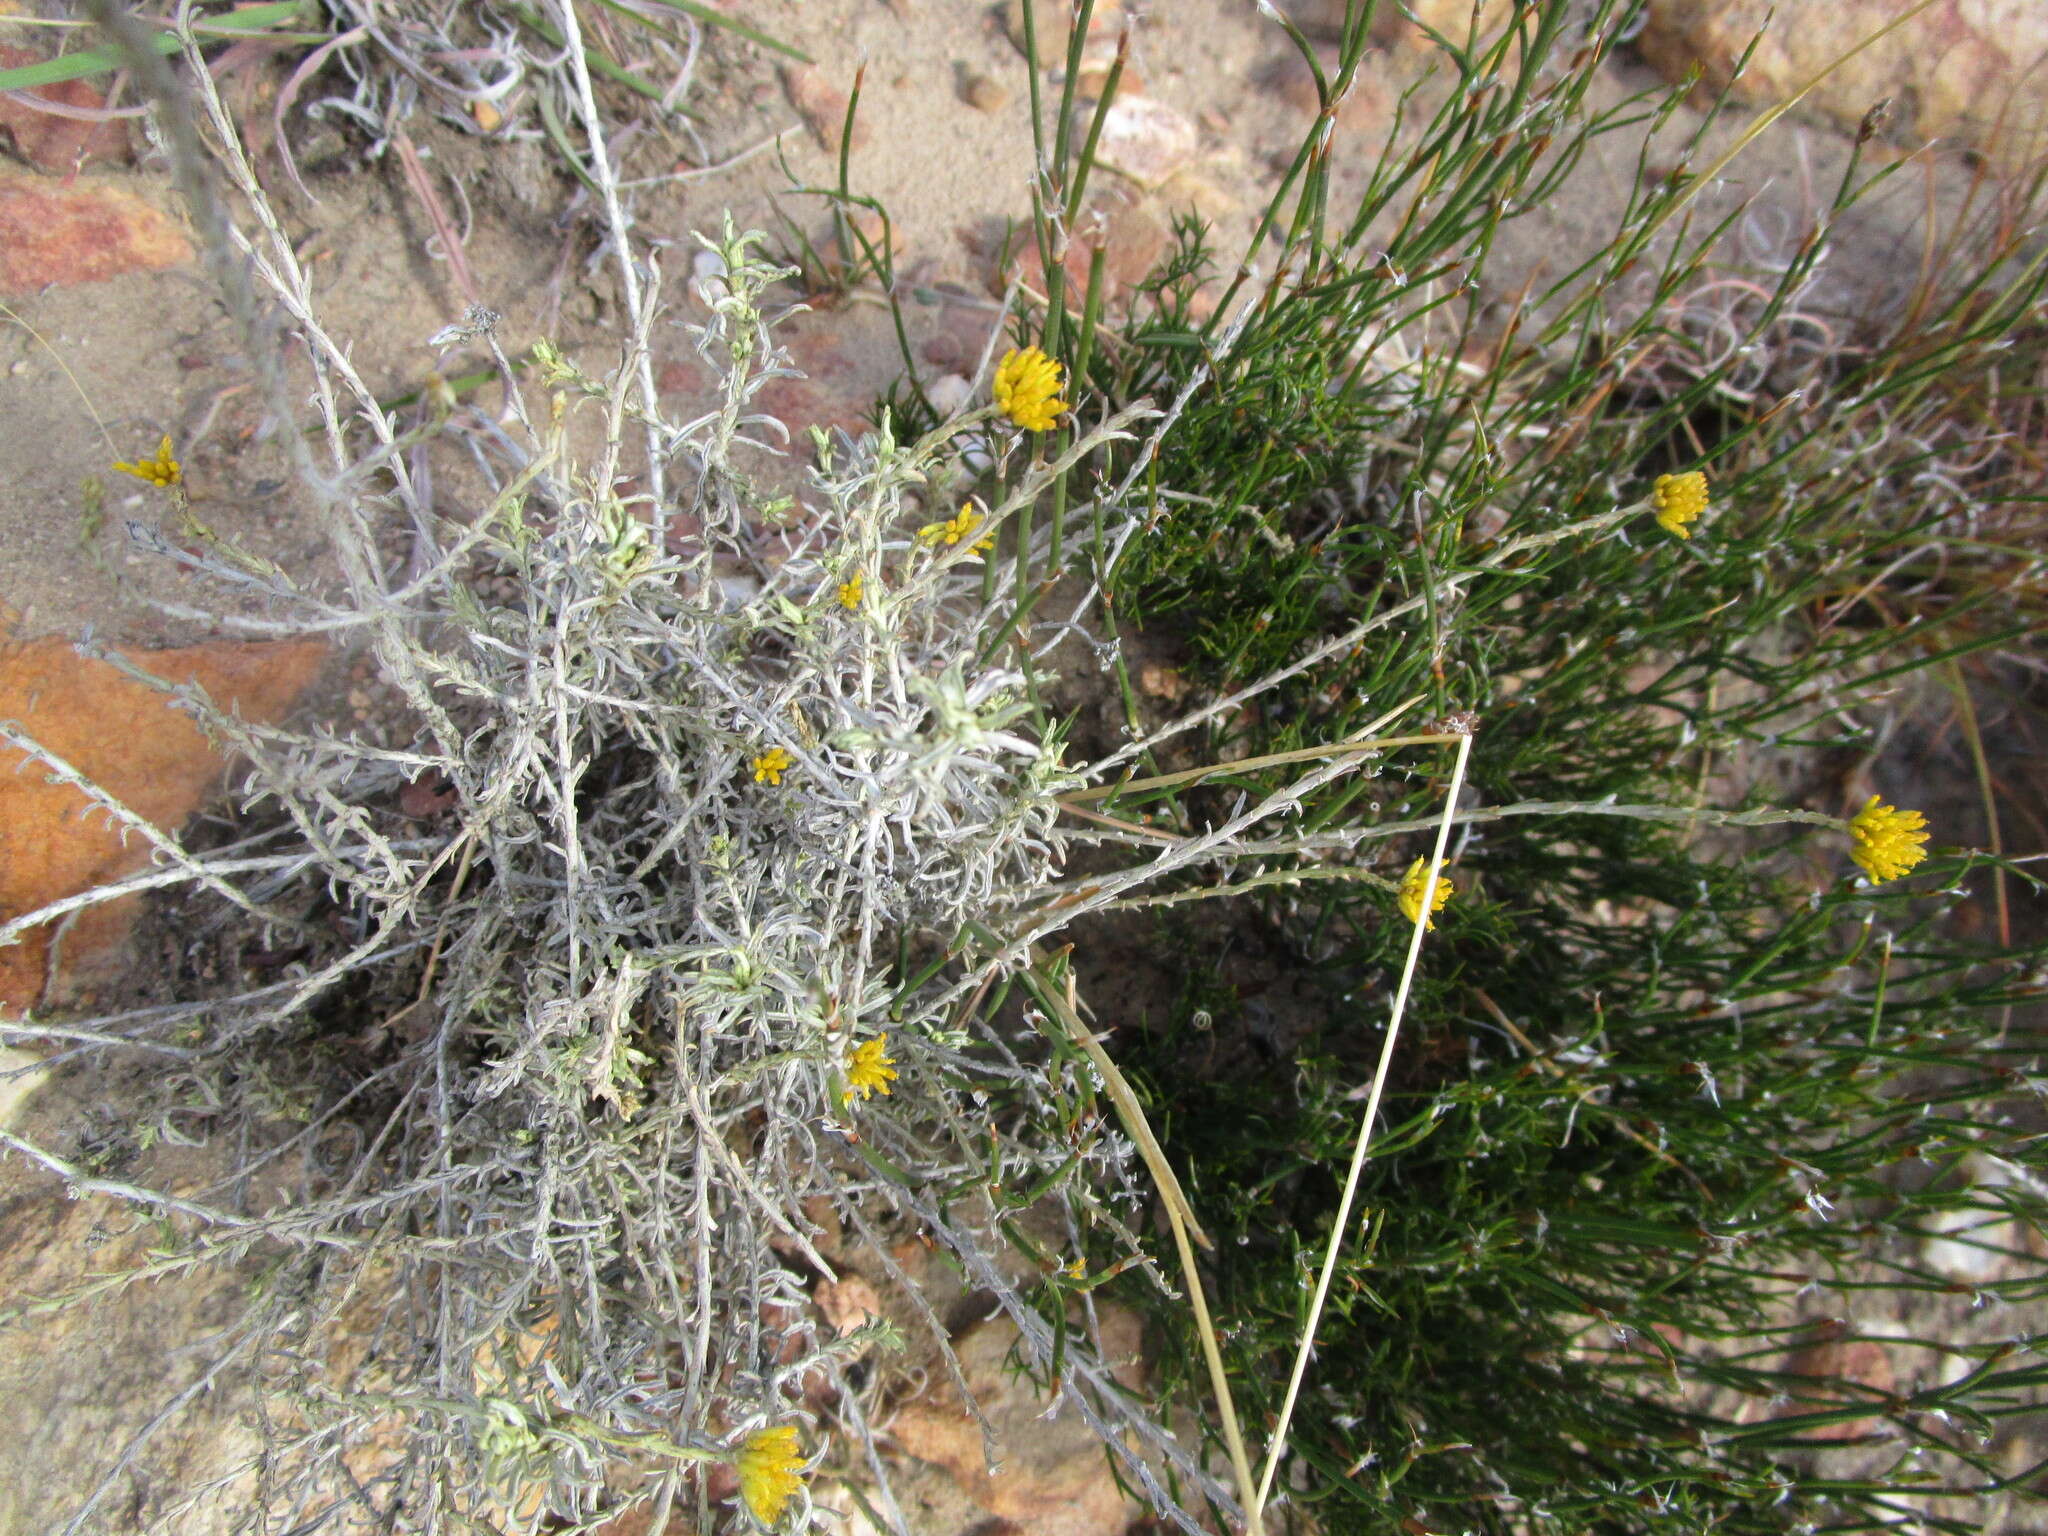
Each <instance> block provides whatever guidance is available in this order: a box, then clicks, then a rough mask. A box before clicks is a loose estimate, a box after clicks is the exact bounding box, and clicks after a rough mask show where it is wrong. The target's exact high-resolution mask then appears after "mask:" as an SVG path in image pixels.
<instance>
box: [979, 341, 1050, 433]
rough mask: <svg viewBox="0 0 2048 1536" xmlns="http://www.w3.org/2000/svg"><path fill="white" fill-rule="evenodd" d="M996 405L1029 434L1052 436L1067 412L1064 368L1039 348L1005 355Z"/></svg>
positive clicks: (998, 373) (998, 368) (999, 367)
mask: <svg viewBox="0 0 2048 1536" xmlns="http://www.w3.org/2000/svg"><path fill="white" fill-rule="evenodd" d="M995 390H996V404H997V405H999V406H1001V407H1002V411H1003V414H1004V415H1005V416H1007V417H1009V418H1010V420H1012V421H1014V422H1015V423H1017V425H1018V426H1020V427H1022V428H1023V429H1024V430H1025V431H1026V432H1050V431H1051V430H1052V429H1053V427H1054V426H1055V425H1056V424H1057V423H1058V421H1059V419H1060V413H1061V412H1062V411H1064V410H1066V409H1067V402H1066V401H1064V400H1062V399H1061V398H1060V365H1059V364H1058V363H1057V362H1056V361H1054V360H1053V359H1052V358H1050V357H1047V356H1046V355H1045V354H1044V353H1043V352H1041V351H1039V349H1038V348H1036V347H1026V348H1025V349H1024V350H1023V351H1021V352H1018V351H1015V350H1012V351H1010V352H1006V353H1004V354H1003V360H1002V361H1001V362H1000V363H998V364H996V384H995Z"/></svg>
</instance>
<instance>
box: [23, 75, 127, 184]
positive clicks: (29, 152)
mask: <svg viewBox="0 0 2048 1536" xmlns="http://www.w3.org/2000/svg"><path fill="white" fill-rule="evenodd" d="M39 62H41V61H40V60H39V59H38V58H37V57H36V55H35V54H33V53H30V52H29V51H28V50H27V49H26V48H9V47H7V46H5V45H4V44H0V69H20V68H22V67H23V66H25V65H29V64H35V63H39ZM23 94H25V95H29V96H36V97H40V98H41V99H42V100H44V101H47V102H50V103H52V104H53V105H56V106H60V107H78V108H82V109H85V110H88V111H98V110H99V109H100V108H102V107H104V106H105V105H106V104H107V103H106V98H105V97H103V96H102V95H100V93H99V92H98V91H96V90H94V89H93V88H92V87H91V86H90V85H88V84H86V83H85V82H84V81H83V80H61V81H59V82H57V83H56V84H54V85H39V86H36V87H35V88H34V89H33V90H30V91H27V92H24V93H23ZM0 134H5V135H6V137H7V140H8V142H9V143H10V144H12V145H13V147H14V152H15V154H17V155H19V156H20V157H21V158H22V159H23V160H26V161H27V162H28V163H29V164H30V165H32V166H34V167H35V168H36V169H37V170H39V171H48V172H50V173H51V174H52V175H62V174H64V173H65V172H67V171H73V170H78V169H80V168H82V167H84V166H88V165H103V164H108V163H110V162H113V161H118V160H125V159H127V158H128V125H127V124H126V123H123V122H118V121H116V122H107V123H94V122H88V121H85V120H83V119H80V118H75V117H65V116H63V115H61V114H60V113H56V112H45V111H42V110H41V109H39V108H37V107H32V106H26V105H24V104H22V103H21V102H18V101H9V100H8V99H7V98H6V97H4V96H0Z"/></svg>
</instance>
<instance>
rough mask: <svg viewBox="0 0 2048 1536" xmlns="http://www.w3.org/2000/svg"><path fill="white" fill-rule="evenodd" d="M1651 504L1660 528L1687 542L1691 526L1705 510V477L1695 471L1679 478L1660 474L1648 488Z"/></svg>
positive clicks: (1687, 472) (1690, 533) (1689, 471)
mask: <svg viewBox="0 0 2048 1536" xmlns="http://www.w3.org/2000/svg"><path fill="white" fill-rule="evenodd" d="M1650 505H1651V506H1652V507H1653V508H1655V509H1656V513H1657V526H1658V527H1659V528H1662V529H1663V530H1664V531H1665V532H1666V533H1675V534H1677V535H1678V537H1680V538H1681V539H1689V538H1691V537H1692V528H1691V525H1692V524H1693V523H1696V522H1698V521H1699V518H1700V514H1701V513H1702V512H1704V511H1706V510H1707V477H1706V476H1705V475H1703V474H1701V473H1700V472H1699V471H1698V470H1696V469H1693V470H1688V471H1686V473H1684V474H1682V475H1659V476H1658V477H1657V483H1656V484H1655V485H1653V486H1651V487H1650Z"/></svg>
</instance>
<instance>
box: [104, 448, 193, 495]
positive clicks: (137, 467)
mask: <svg viewBox="0 0 2048 1536" xmlns="http://www.w3.org/2000/svg"><path fill="white" fill-rule="evenodd" d="M114 468H116V469H118V470H119V471H120V472H121V473H122V474H124V475H133V476H134V477H135V478H136V479H138V480H141V481H144V482H146V483H148V484H150V485H153V486H155V487H156V488H157V489H158V490H160V491H167V490H169V489H170V488H171V487H172V486H174V485H182V484H184V481H185V467H184V466H183V465H182V464H180V463H179V462H178V461H177V459H176V458H175V457H173V456H172V453H171V440H170V438H169V437H168V436H166V437H165V438H164V440H163V441H162V442H161V443H159V444H157V450H156V457H155V458H153V459H137V460H136V461H135V462H134V463H133V464H116V465H115V466H114Z"/></svg>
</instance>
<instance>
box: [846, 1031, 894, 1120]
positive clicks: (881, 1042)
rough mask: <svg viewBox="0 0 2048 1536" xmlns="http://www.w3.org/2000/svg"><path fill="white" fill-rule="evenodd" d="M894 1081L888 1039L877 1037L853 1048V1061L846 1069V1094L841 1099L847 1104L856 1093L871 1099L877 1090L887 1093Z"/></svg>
mask: <svg viewBox="0 0 2048 1536" xmlns="http://www.w3.org/2000/svg"><path fill="white" fill-rule="evenodd" d="M895 1081H896V1063H895V1059H894V1058H893V1057H892V1056H890V1054H889V1037H888V1036H887V1035H877V1036H876V1037H875V1038H874V1039H872V1040H863V1041H861V1043H860V1044H859V1045H856V1046H855V1047H854V1048H853V1061H852V1063H851V1064H850V1065H848V1067H847V1069H846V1092H845V1094H844V1095H842V1097H844V1098H845V1100H846V1101H847V1102H848V1103H849V1104H850V1103H852V1102H853V1096H854V1095H855V1094H856V1093H857V1094H859V1095H860V1096H861V1097H862V1098H864V1099H871V1098H873V1097H874V1096H875V1090H876V1089H877V1088H879V1089H881V1090H882V1092H883V1093H887V1092H888V1091H889V1085H890V1084H891V1083H893V1082H895Z"/></svg>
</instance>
